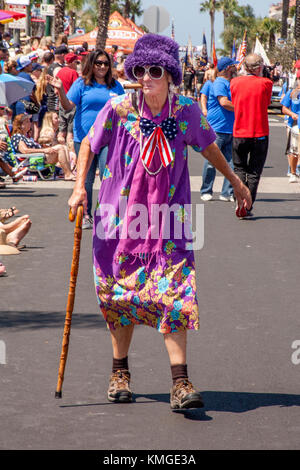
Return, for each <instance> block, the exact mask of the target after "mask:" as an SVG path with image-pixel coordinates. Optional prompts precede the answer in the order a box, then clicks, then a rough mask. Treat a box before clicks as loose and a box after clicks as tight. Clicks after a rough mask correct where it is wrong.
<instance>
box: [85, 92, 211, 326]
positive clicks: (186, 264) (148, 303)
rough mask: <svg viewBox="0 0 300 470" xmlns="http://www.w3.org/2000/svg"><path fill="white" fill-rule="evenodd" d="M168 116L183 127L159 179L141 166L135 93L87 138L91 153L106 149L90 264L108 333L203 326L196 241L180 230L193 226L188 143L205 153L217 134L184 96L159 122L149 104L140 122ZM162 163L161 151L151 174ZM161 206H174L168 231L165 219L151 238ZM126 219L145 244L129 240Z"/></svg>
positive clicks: (113, 106)
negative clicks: (135, 327)
mask: <svg viewBox="0 0 300 470" xmlns="http://www.w3.org/2000/svg"><path fill="white" fill-rule="evenodd" d="M170 111H171V116H173V117H175V119H176V123H177V126H178V132H177V136H176V138H175V139H173V140H169V144H170V147H171V150H172V154H173V161H172V162H171V163H170V164H169V165H168V166H167V167H166V168H165V167H162V169H161V171H160V172H159V173H158V174H157V175H156V176H153V175H149V173H147V172H146V170H145V168H144V167H143V165H142V162H141V158H140V154H141V152H140V149H141V141H140V128H139V119H140V118H139V113H138V112H137V110H136V108H135V107H134V106H133V105H132V102H131V97H130V94H127V95H121V96H118V97H115V98H113V99H111V100H110V101H109V102H108V103H107V104H106V105H105V107H104V108H103V109H102V110H101V111H100V112H99V114H98V116H97V119H96V121H95V123H94V125H93V126H92V127H91V129H90V132H89V134H88V138H89V141H90V144H91V150H92V151H93V152H94V153H99V150H100V148H101V147H104V146H106V145H108V148H109V150H108V157H107V162H106V168H105V171H104V176H103V180H102V183H101V188H100V191H99V196H98V201H97V207H96V211H95V217H94V231H93V259H94V279H95V288H96V295H97V300H98V302H99V305H100V309H101V312H102V314H103V316H104V318H105V320H106V322H107V326H108V328H110V329H115V328H118V327H121V326H125V325H129V324H132V323H133V324H145V325H149V326H152V327H154V328H156V329H157V330H158V331H160V332H161V333H171V332H177V331H180V330H184V329H198V328H199V313H198V303H197V297H196V277H195V262H194V253H193V248H192V243H191V236H190V233H187V232H188V231H187V230H184V231H183V230H182V232H181V234H178V231H177V228H178V224H179V226H182V227H183V226H186V225H187V224H189V223H190V221H189V220H190V219H189V217H190V214H189V211H188V208H189V207H190V204H191V191H190V180H189V172H188V162H187V158H188V151H187V146H188V145H190V146H192V147H193V148H194V149H195V150H196V151H198V152H201V151H202V150H204V149H205V148H206V147H207V146H208V145H210V144H211V143H212V142H214V141H215V133H214V131H213V130H212V128H211V127H210V126H209V124H208V122H207V120H206V118H205V117H204V116H203V114H202V113H201V111H200V108H199V106H198V104H197V103H196V102H194V101H193V100H192V99H190V98H186V97H184V96H181V95H173V97H172V102H171V107H169V103H168V100H167V102H166V104H165V106H164V108H163V110H162V112H161V113H160V115H158V116H156V117H153V116H152V114H151V111H150V109H149V108H148V107H147V105H146V103H145V104H144V108H143V117H145V118H148V119H151V120H152V121H153V122H154V123H156V124H160V123H161V122H162V121H163V120H164V119H166V118H167V117H169V114H170ZM143 139H144V138H142V145H143ZM159 164H160V155H159V152H158V150H157V151H156V153H155V156H154V158H153V162H152V164H151V165H152V167H151V168H150V170H153V171H152V173H155V171H154V170H156V169H157V168H159ZM129 201H130V203H129ZM126 203H128V206H127V207H126ZM134 204H135V205H134ZM161 204H164V206H167V208H170V209H171V210H170V213H169V214H168V215H170V217H169V218H168V224H167V225H168V227H167V228H168V230H166V220H167V218H166V217H165V216H164V217H162V218H158V219H155V220H156V221H157V220H158V222H157V225H158V231H157V234H158V236H157V237H156V239H155V240H152V238H151V236H149V233H153V232H151V229H153V226H152V227H151V224H152V225H153V223H152V222H151V220H153V219H151V216H150V215H149V212H151V210H152V208H153V207H158V206H159V205H161ZM128 207H129V208H130V210H131V208H132V207H135V208H136V207H139V208H140V207H142V209H143V208H145V209H147V211H146V219H145V217H144V218H143V217H139V216H140V214H141V212H140V213H139V215H137V216H136V220H134V217H131V218H129V212H128V211H129V209H128ZM137 214H138V213H137ZM147 214H148V215H147ZM131 216H132V213H131ZM147 217H148V218H147ZM172 217H173V219H172ZM129 222H130V223H131V224H133V227H134V228H135V232H134V233H135V234H137V235H140V239H139V238H138V239H136V235H135V236H132V235H130V237H129V232H128V225H129ZM147 222H149V225H148V224H147ZM125 226H126V230H125ZM142 232H143V235H141V233H142ZM175 232H176V233H175ZM183 232H184V233H183ZM124 234H125V235H124ZM145 234H146V235H145ZM129 238H130V240H129ZM153 238H155V237H153ZM141 239H142V240H141Z"/></svg>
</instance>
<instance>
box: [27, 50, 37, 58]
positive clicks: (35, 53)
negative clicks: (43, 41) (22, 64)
mask: <svg viewBox="0 0 300 470" xmlns="http://www.w3.org/2000/svg"><path fill="white" fill-rule="evenodd" d="M27 57H28V58H29V59H30V60H36V59H38V58H39V55H38V53H37V52H35V51H32V52H29V54H27Z"/></svg>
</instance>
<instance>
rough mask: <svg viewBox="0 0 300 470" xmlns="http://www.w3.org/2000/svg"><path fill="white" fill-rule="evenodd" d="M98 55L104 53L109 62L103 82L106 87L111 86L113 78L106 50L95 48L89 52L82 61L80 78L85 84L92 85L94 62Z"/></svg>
mask: <svg viewBox="0 0 300 470" xmlns="http://www.w3.org/2000/svg"><path fill="white" fill-rule="evenodd" d="M100 55H104V56H105V57H106V58H107V61H108V63H109V67H108V70H107V73H106V75H105V77H104V80H105V83H106V86H107V88H112V87H113V86H114V85H115V79H114V78H113V75H112V64H111V58H110V56H109V55H108V53H107V52H106V51H103V50H102V49H96V50H95V51H92V52H90V53H89V55H88V56H87V57H86V59H85V61H84V66H83V69H82V78H83V81H84V84H85V85H88V86H92V85H93V80H94V78H95V77H94V72H93V71H94V63H95V62H96V60H97V59H98V57H99V56H100Z"/></svg>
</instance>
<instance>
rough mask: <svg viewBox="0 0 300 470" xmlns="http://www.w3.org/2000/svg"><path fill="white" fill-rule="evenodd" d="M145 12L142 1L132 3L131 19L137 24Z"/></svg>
mask: <svg viewBox="0 0 300 470" xmlns="http://www.w3.org/2000/svg"><path fill="white" fill-rule="evenodd" d="M143 13H144V10H143V9H142V1H141V0H136V1H134V2H133V1H132V2H131V7H130V19H131V20H132V21H133V22H134V23H135V19H136V17H140V16H142V14H143Z"/></svg>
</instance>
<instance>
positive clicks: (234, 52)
mask: <svg viewBox="0 0 300 470" xmlns="http://www.w3.org/2000/svg"><path fill="white" fill-rule="evenodd" d="M231 58H232V59H233V60H236V46H235V38H234V40H233V44H232V49H231Z"/></svg>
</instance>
